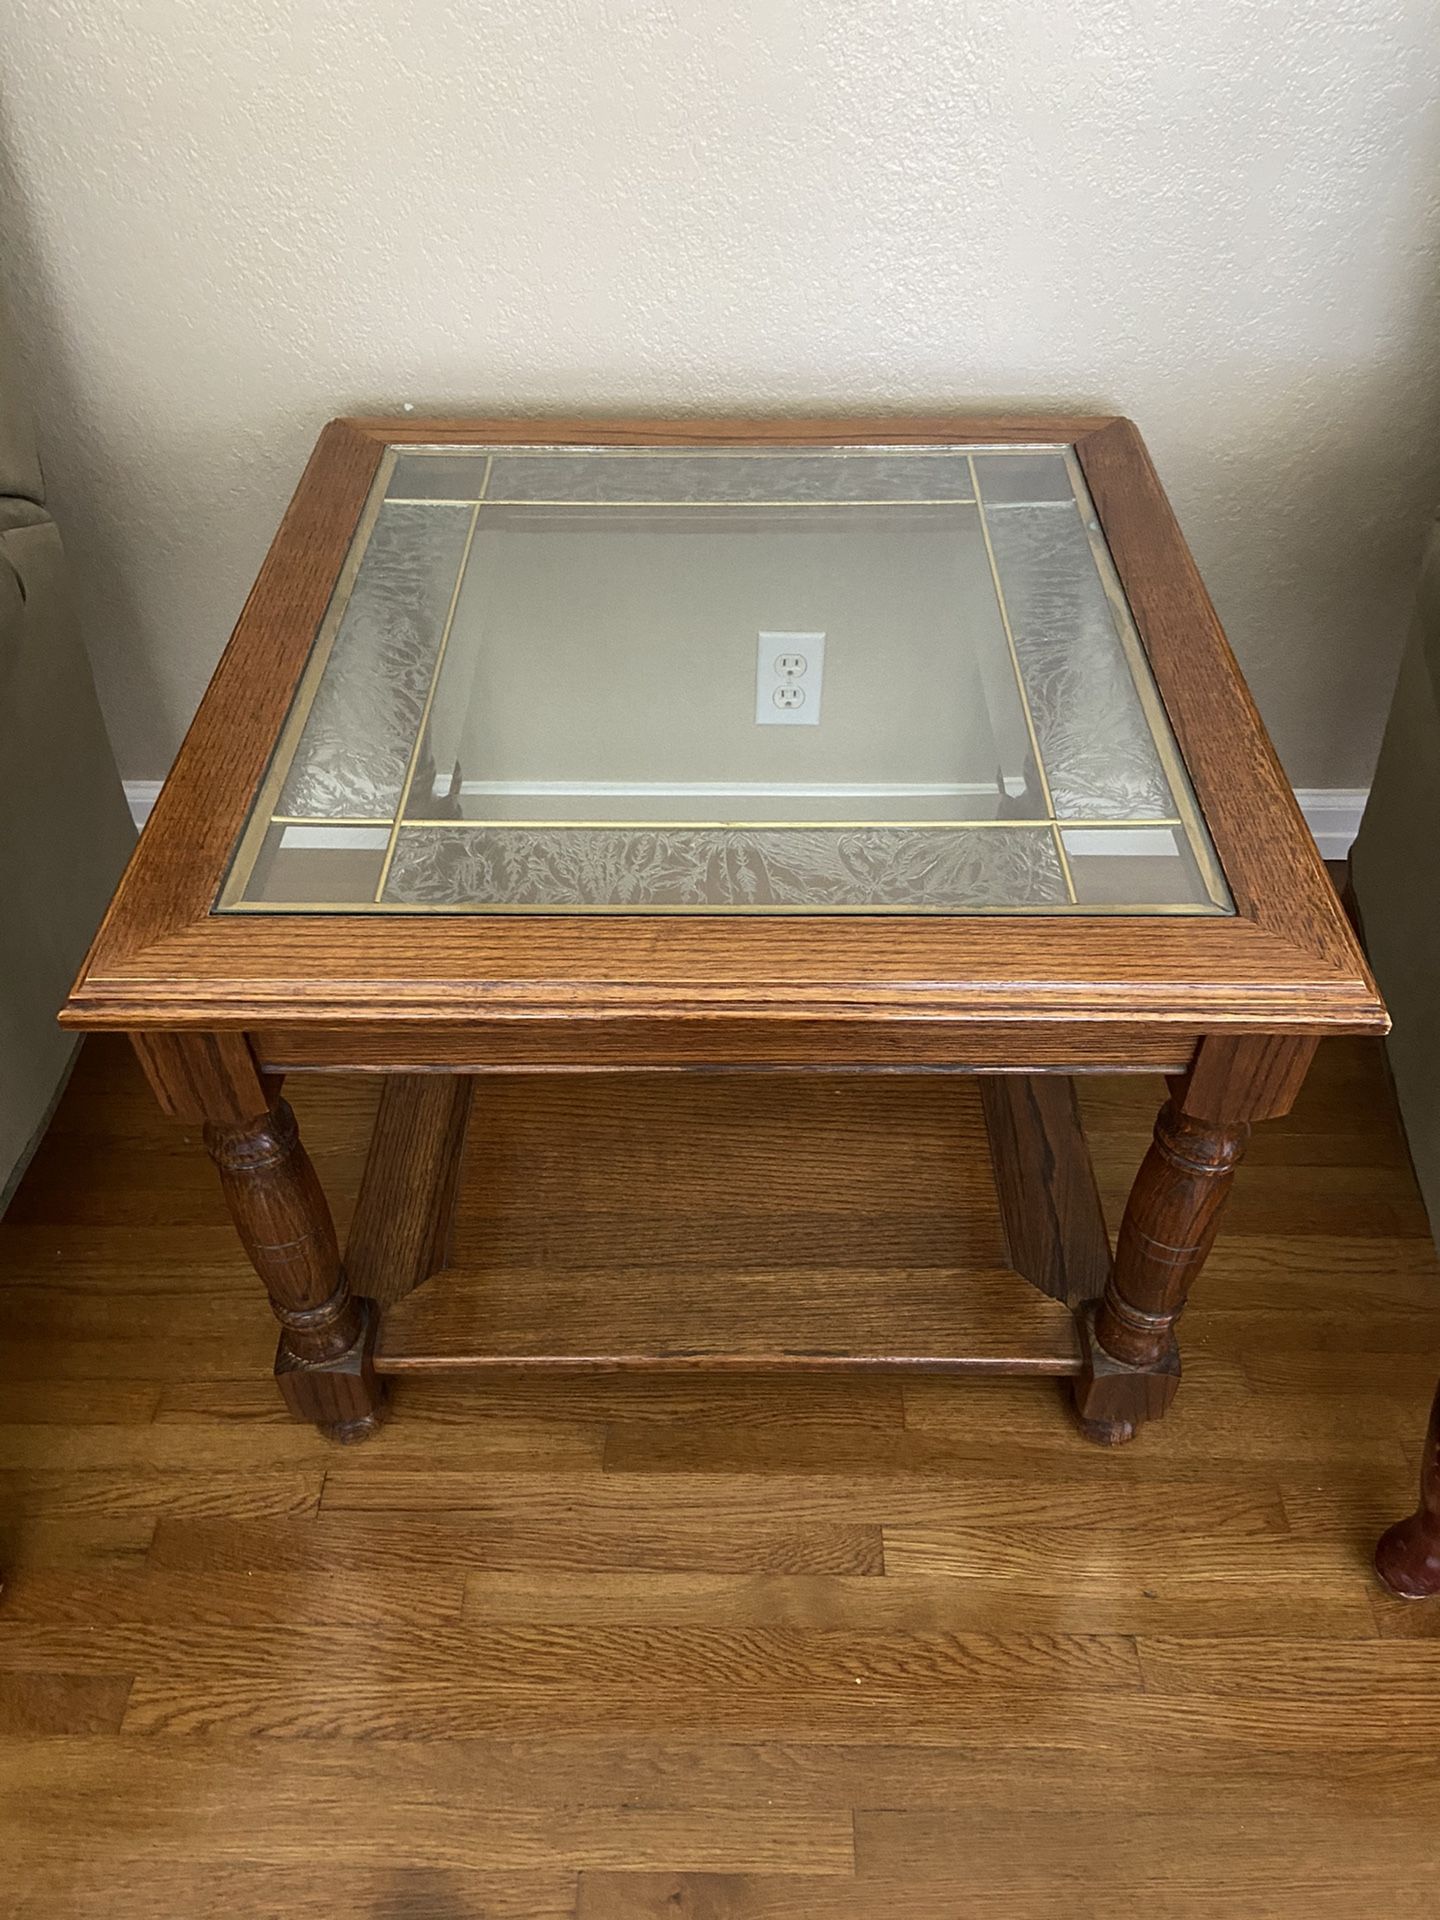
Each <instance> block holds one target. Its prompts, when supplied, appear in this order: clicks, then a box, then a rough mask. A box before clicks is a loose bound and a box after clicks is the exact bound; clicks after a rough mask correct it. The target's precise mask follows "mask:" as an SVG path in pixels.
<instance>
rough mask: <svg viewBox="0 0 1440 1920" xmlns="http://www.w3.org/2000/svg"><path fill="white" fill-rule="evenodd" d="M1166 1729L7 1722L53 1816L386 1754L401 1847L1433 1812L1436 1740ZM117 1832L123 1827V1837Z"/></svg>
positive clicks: (16, 1770)
mask: <svg viewBox="0 0 1440 1920" xmlns="http://www.w3.org/2000/svg"><path fill="white" fill-rule="evenodd" d="M1154 1733H1155V1737H1154V1738H1153V1740H1151V1741H1150V1742H1149V1743H1145V1742H1142V1743H1141V1745H1140V1746H1139V1747H1138V1748H1137V1750H1135V1751H1134V1752H1132V1753H1130V1754H1129V1755H1128V1756H1127V1755H1125V1754H1123V1753H1121V1752H1119V1751H1118V1750H1112V1751H1110V1752H1109V1753H1107V1755H1106V1759H1105V1765H1104V1767H1103V1769H1102V1768H1085V1767H1078V1766H1077V1765H1076V1764H1075V1761H1074V1753H1073V1749H1072V1748H1071V1747H1070V1746H1069V1745H1067V1744H1066V1743H1064V1742H1058V1743H1056V1744H1053V1745H1049V1746H1045V1745H1039V1744H1036V1745H1029V1746H1026V1745H1015V1746H1010V1747H1002V1746H998V1745H995V1744H993V1743H991V1744H989V1745H986V1746H984V1747H980V1748H975V1747H960V1746H955V1745H951V1744H939V1745H934V1746H928V1747H927V1746H920V1745H908V1744H890V1745H884V1744H882V1743H880V1742H878V1741H873V1742H863V1741H862V1742H855V1743H850V1744H841V1743H836V1744H830V1745H812V1744H805V1743H803V1742H799V1741H795V1740H789V1741H774V1742H769V1743H761V1744H757V1743H746V1742H741V1741H733V1740H720V1739H714V1738H710V1737H707V1736H706V1735H705V1734H704V1733H703V1732H702V1733H700V1734H699V1735H697V1736H696V1737H694V1738H690V1739H684V1738H676V1737H661V1736H653V1735H652V1736H634V1737H626V1736H620V1735H616V1734H613V1733H610V1734H600V1735H589V1736H581V1737H575V1736H561V1737H557V1736H555V1735H553V1734H551V1735H546V1736H543V1737H539V1738H531V1739H520V1738H515V1737H510V1736H507V1735H505V1734H503V1733H501V1734H497V1735H495V1736H493V1737H490V1738H475V1739H468V1740H435V1741H420V1740H400V1741H392V1742H389V1743H387V1745H386V1747H385V1750H384V1753H383V1756H377V1754H376V1750H375V1747H374V1745H373V1744H372V1743H371V1742H369V1741H366V1740H363V1739H353V1740H351V1739H344V1738H335V1739H330V1740H326V1741H323V1742H293V1743H291V1742H284V1741H276V1740H254V1739H249V1738H245V1737H235V1738H227V1737H225V1736H223V1735H220V1736H214V1737H210V1738H206V1739H203V1740H195V1739H189V1738H184V1737H176V1738H168V1737H166V1736H164V1735H150V1734H120V1735H118V1736H116V1735H114V1734H105V1735H95V1736H90V1737H85V1736H81V1735H73V1736H71V1737H69V1738H68V1739H67V1740H66V1741H65V1742H64V1743H63V1744H53V1745H51V1744H47V1745H44V1746H40V1747H38V1748H37V1747H36V1746H35V1745H34V1744H33V1743H32V1742H31V1741H29V1740H28V1739H26V1738H24V1737H23V1736H16V1737H13V1738H11V1739H9V1740H8V1741H7V1740H5V1739H3V1738H0V1806H3V1807H4V1808H6V1809H7V1810H10V1811H12V1812H13V1811H15V1810H17V1809H25V1808H28V1807H31V1806H33V1807H34V1808H35V1809H36V1819H37V1821H38V1822H40V1823H41V1824H44V1825H48V1826H50V1827H52V1828H60V1827H63V1826H64V1825H65V1824H66V1823H67V1822H68V1823H69V1825H70V1826H71V1828H72V1830H74V1829H75V1828H78V1827H81V1826H83V1824H84V1820H85V1810H86V1807H87V1805H90V1804H92V1803H93V1804H94V1805H95V1806H96V1807H97V1808H98V1809H99V1817H100V1818H101V1819H102V1820H113V1819H114V1816H113V1814H112V1813H111V1811H110V1809H109V1807H108V1806H107V1804H106V1802H107V1799H108V1797H109V1796H111V1795H113V1794H115V1793H117V1792H121V1791H123V1792H124V1793H125V1794H126V1795H128V1796H130V1797H131V1798H132V1799H136V1800H145V1801H148V1802H149V1803H150V1804H151V1805H154V1806H163V1807H170V1808H184V1809H186V1811H187V1817H190V1818H195V1819H198V1820H202V1821H204V1822H206V1823H208V1822H209V1821H211V1820H213V1819H215V1818H217V1817H219V1816H220V1815H222V1814H223V1815H224V1816H225V1817H227V1818H230V1819H231V1820H232V1821H234V1820H237V1819H242V1818H243V1819H244V1821H245V1822H247V1823H248V1824H250V1825H251V1827H252V1830H253V1831H254V1832H255V1833H256V1834H257V1835H261V1836H263V1833H264V1827H265V1808H266V1805H267V1803H268V1802H269V1801H270V1800H272V1799H278V1800H282V1801H283V1800H287V1799H293V1800H295V1801H296V1802H301V1801H304V1802H307V1803H308V1805H309V1806H310V1808H311V1811H312V1815H313V1818H314V1819H315V1821H316V1822H317V1823H319V1824H321V1825H328V1824H330V1823H332V1822H334V1823H336V1824H338V1823H340V1822H342V1821H343V1820H344V1819H345V1818H346V1817H347V1816H348V1814H349V1813H350V1812H351V1811H352V1810H353V1809H354V1808H355V1807H356V1806H357V1805H360V1804H362V1803H367V1802H368V1801H369V1799H370V1794H371V1789H372V1787H373V1784H374V1780H375V1767H376V1764H377V1758H383V1763H384V1785H385V1792H384V1794H383V1796H380V1797H377V1798H376V1799H375V1801H374V1804H373V1805H372V1806H370V1807H369V1810H368V1813H367V1817H368V1818H369V1819H370V1820H371V1822H372V1823H373V1825H374V1826H375V1828H376V1829H377V1831H380V1830H383V1831H388V1832H390V1833H391V1834H392V1835H393V1836H394V1842H395V1849H396V1855H397V1858H404V1857H406V1854H407V1849H408V1848H409V1847H410V1845H411V1829H410V1826H409V1823H410V1822H411V1820H412V1818H413V1813H412V1810H413V1809H414V1808H417V1807H419V1808H428V1807H432V1806H433V1807H435V1808H437V1809H444V1810H446V1811H447V1815H448V1816H458V1814H459V1813H460V1812H461V1811H462V1810H464V1809H466V1808H480V1809H489V1810H491V1811H515V1810H519V1811H522V1812H524V1811H534V1810H538V1809H542V1808H546V1807H562V1808H574V1807H596V1806H619V1805H623V1806H627V1807H631V1808H635V1809H649V1810H662V1811H663V1810H669V1811H676V1810H685V1809H688V1810H689V1811H691V1812H692V1813H699V1812H715V1813H717V1814H721V1815H725V1814H732V1815H733V1814H734V1813H735V1812H736V1810H738V1809H740V1808H744V1807H750V1806H754V1807H764V1808H768V1809H769V1810H770V1811H771V1812H774V1813H781V1812H788V1813H791V1814H800V1813H813V1812H820V1813H833V1812H834V1811H835V1810H836V1809H837V1808H850V1807H855V1806H859V1807H867V1806H868V1807H874V1806H878V1805H881V1804H882V1803H885V1802H889V1803H891V1804H893V1805H894V1806H896V1807H900V1808H904V1809H907V1810H910V1811H914V1812H929V1813H948V1812H960V1813H970V1814H975V1813H979V1812H989V1813H994V1814H1005V1813H1011V1814H1015V1813H1019V1814H1021V1815H1024V1816H1033V1815H1035V1814H1037V1813H1040V1812H1046V1811H1050V1812H1055V1813H1087V1812H1088V1813H1105V1812H1109V1811H1111V1810H1112V1809H1113V1808H1114V1807H1115V1806H1117V1805H1123V1806H1124V1807H1126V1808H1127V1809H1128V1810H1130V1811H1131V1812H1133V1813H1135V1814H1142V1813H1144V1814H1152V1815H1156V1814H1165V1813H1167V1812H1171V1811H1173V1810H1175V1809H1176V1808H1177V1807H1181V1808H1183V1807H1184V1806H1186V1805H1187V1804H1193V1802H1194V1800H1195V1798H1196V1796H1197V1795H1199V1796H1203V1799H1204V1806H1205V1809H1206V1811H1207V1812H1208V1813H1211V1814H1218V1813H1220V1812H1222V1811H1223V1812H1226V1813H1229V1814H1235V1815H1252V1816H1253V1815H1261V1814H1263V1815H1265V1816H1267V1817H1270V1818H1289V1817H1291V1816H1297V1817H1301V1818H1307V1819H1308V1818H1313V1817H1314V1816H1316V1815H1317V1814H1319V1813H1321V1812H1325V1811H1328V1810H1333V1811H1336V1812H1340V1813H1343V1814H1345V1815H1347V1816H1349V1817H1356V1816H1359V1815H1362V1814H1373V1815H1378V1816H1381V1817H1393V1816H1395V1815H1397V1814H1405V1815H1407V1816H1410V1817H1416V1818H1419V1817H1426V1818H1432V1819H1433V1818H1434V1816H1435V1815H1436V1813H1437V1811H1440V1768H1436V1767H1435V1766H1434V1765H1433V1764H1429V1763H1428V1762H1429V1761H1430V1760H1431V1758H1432V1756H1431V1754H1430V1751H1429V1749H1428V1748H1425V1749H1419V1748H1414V1747H1408V1748H1407V1747H1400V1746H1396V1747H1392V1748H1388V1749H1387V1748H1374V1749H1370V1750H1359V1751H1354V1750H1347V1749H1333V1750H1332V1751H1330V1752H1328V1753H1320V1752H1318V1751H1317V1749H1316V1748H1315V1746H1314V1745H1313V1743H1312V1745H1311V1746H1310V1747H1308V1748H1301V1749H1297V1750H1293V1751H1292V1750H1288V1749H1284V1748H1275V1749H1272V1750H1265V1749H1261V1748H1256V1749H1254V1750H1253V1751H1250V1752H1247V1753H1246V1754H1245V1755H1244V1765H1243V1767H1238V1766H1237V1767H1235V1768H1232V1769H1229V1770H1227V1769H1224V1768H1217V1766H1216V1762H1215V1754H1214V1750H1213V1748H1210V1747H1206V1746H1202V1747H1201V1748H1200V1749H1199V1751H1195V1750H1192V1749H1191V1748H1190V1747H1188V1746H1186V1745H1180V1744H1178V1743H1175V1742H1171V1741H1167V1740H1166V1739H1165V1738H1164V1735H1163V1729H1162V1728H1160V1726H1159V1725H1158V1723H1157V1725H1156V1727H1155V1729H1154ZM120 1837H121V1838H123V1834H122V1835H121V1836H120Z"/></svg>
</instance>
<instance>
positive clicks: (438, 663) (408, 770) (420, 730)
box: [375, 461, 490, 903]
mask: <svg viewBox="0 0 1440 1920" xmlns="http://www.w3.org/2000/svg"><path fill="white" fill-rule="evenodd" d="M485 471H486V477H487V478H488V477H489V471H490V468H489V462H488V461H487V462H486V468H485ZM481 491H482V493H483V491H484V481H482V482H481ZM479 519H480V503H479V501H478V500H477V501H476V503H475V506H474V508H473V510H472V511H471V514H470V525H469V527H468V529H467V530H466V534H465V545H464V548H463V549H462V550H461V554H460V566H459V569H458V571H457V572H456V575H455V590H454V592H453V593H452V594H451V595H450V605H449V608H448V609H447V611H446V614H445V625H444V627H443V628H442V629H441V633H440V645H439V646H438V647H437V648H436V650H435V665H434V667H433V669H432V670H431V674H430V685H429V688H428V689H427V691H426V694H425V704H424V706H423V707H422V708H421V709H420V724H419V726H418V727H417V728H416V729H415V738H414V741H413V742H412V743H411V747H410V758H409V760H408V762H407V763H406V767H405V778H404V779H403V780H402V781H401V783H400V798H399V801H398V803H397V805H396V808H395V818H394V820H393V821H392V822H391V825H390V840H389V844H388V845H387V846H386V848H385V858H384V861H383V862H382V863H381V867H380V878H379V879H378V880H377V881H376V883H375V899H376V902H377V903H378V902H379V901H380V900H382V899H383V898H384V894H385V883H386V881H387V880H388V879H389V878H390V863H391V862H392V861H393V860H394V858H395V847H396V843H397V842H398V840H399V837H400V826H401V822H402V821H403V820H404V818H405V803H406V801H407V800H408V799H409V797H410V785H411V782H412V781H413V780H414V778H415V769H416V767H417V765H418V764H419V761H420V755H421V753H422V751H423V750H424V746H425V729H426V728H427V727H428V726H429V724H430V709H431V707H433V706H434V704H435V689H436V688H437V687H438V686H439V684H440V675H441V673H442V672H443V670H444V667H445V655H446V652H447V651H448V650H449V646H450V632H451V629H452V627H453V626H454V624H455V609H456V607H458V606H459V604H460V589H461V587H462V586H463V585H464V584H465V570H466V568H467V567H468V566H469V564H470V549H471V547H472V546H473V545H474V542H475V528H476V525H477V523H478V521H479Z"/></svg>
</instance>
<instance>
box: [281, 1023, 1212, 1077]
mask: <svg viewBox="0 0 1440 1920" xmlns="http://www.w3.org/2000/svg"><path fill="white" fill-rule="evenodd" d="M1200 1039H1201V1034H1200V1033H1199V1032H1193V1031H1190V1030H1188V1029H1185V1028H1180V1027H1174V1026H1158V1025H1157V1026H1150V1027H1145V1026H1137V1025H1136V1024H1134V1023H1133V1022H1132V1023H1126V1024H1123V1025H1122V1024H1119V1023H1109V1022H1088V1021H1087V1022H1085V1023H1083V1024H1081V1023H1078V1022H1072V1023H1069V1024H1057V1025H1044V1024H1040V1023H1033V1024H1032V1023H1029V1022H1025V1023H1009V1022H1007V1023H1005V1024H997V1025H995V1026H978V1025H974V1024H972V1023H969V1022H966V1023H963V1024H961V1023H958V1022H955V1021H940V1020H903V1019H899V1020H874V1021H870V1020H833V1019H832V1020H804V1019H800V1020H785V1019H779V1020H767V1021H759V1020H743V1019H723V1020H673V1021H655V1020H644V1021H640V1020H633V1019H628V1020H620V1019H607V1018H603V1017H602V1018H594V1017H586V1016H580V1017H570V1018H566V1019H561V1020H553V1021H551V1020H543V1021H541V1020H495V1021H491V1022H478V1023H467V1024H466V1025H464V1026H458V1025H457V1026H454V1027H442V1026H429V1025H417V1026H414V1027H410V1026H405V1025H402V1024H399V1023H392V1024H389V1025H385V1026H368V1027H367V1026H345V1027H334V1028H318V1027H309V1026H307V1027H263V1028H259V1029H256V1030H253V1031H252V1032H251V1034H250V1043H251V1047H252V1049H253V1051H254V1054H255V1057H256V1059H257V1060H258V1061H259V1062H260V1064H261V1065H262V1066H263V1067H265V1068H266V1069H268V1070H271V1071H274V1072H277V1073H304V1072H332V1073H335V1072H361V1073H363V1072H375V1073H425V1072H435V1073H536V1072H571V1073H574V1072H592V1073H613V1072H624V1071H633V1072H656V1071H663V1070H666V1069H670V1070H684V1069H693V1070H695V1071H715V1070H717V1069H718V1070H724V1069H735V1070H744V1071H750V1072H765V1071H767V1070H770V1071H782V1072H783V1071H789V1072H803V1071H811V1072H831V1073H857V1072H895V1073H904V1072H924V1071H927V1070H928V1071H933V1072H951V1073H999V1072H1022V1073H1046V1072H1051V1073H1085V1072H1095V1073H1125V1072H1134V1073H1166V1074H1174V1073H1182V1072H1184V1071H1185V1069H1186V1068H1187V1067H1188V1066H1189V1064H1190V1061H1191V1058H1192V1057H1193V1055H1194V1051H1195V1048H1196V1046H1197V1045H1198V1043H1199V1041H1200Z"/></svg>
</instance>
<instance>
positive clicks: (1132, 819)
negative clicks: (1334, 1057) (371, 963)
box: [220, 445, 1231, 914]
mask: <svg viewBox="0 0 1440 1920" xmlns="http://www.w3.org/2000/svg"><path fill="white" fill-rule="evenodd" d="M220 907H221V910H223V911H247V910H251V911H265V910H269V911H280V910H290V911H301V912H304V911H312V912H334V911H343V910H347V909H349V910H357V909H358V910H365V911H370V912H382V913H383V912H392V913H406V912H411V913H413V912H426V911H428V912H449V913H456V912H487V911H488V912H506V911H509V912H527V913H536V912H571V913H574V912H597V911H599V912H603V911H611V912H616V911H619V912H658V913H663V912H706V911H709V912H745V911H748V912H754V913H795V912H807V911H808V912H822V913H853V912H871V913H875V912H890V913H951V914H960V913H974V912H1028V913H1035V912H1041V913H1076V912H1081V913H1084V912H1091V913H1095V912H1098V913H1114V912H1139V913H1145V912H1155V911H1165V912H1188V913H1215V912H1228V911H1230V910H1231V908H1230V902H1229V897H1228V894H1227V893H1226V891H1225V887H1224V882H1223V879H1222V877H1221V875H1220V870H1219V866H1218V862H1217V861H1216V858H1215V855H1214V851H1213V848H1212V847H1211V845H1210V842H1209V838H1208V835H1207V834H1206V831H1205V828H1204V824H1203V822H1202V820H1201V819H1200V815H1199V812H1198V809H1197V807H1196V804H1195V800H1194V796H1193V794H1192V792H1191V790H1190V785H1189V781H1188V779H1187V777H1186V775H1185V772H1184V769H1183V766H1182V764H1181V760H1180V756H1179V753H1178V751H1177V749H1176V746H1175V742H1174V739H1173V737H1172V735H1171V732H1170V729H1169V726H1168V723H1167V721H1166V718H1165V714H1164V710H1163V706H1162V704H1161V702H1160V698H1159V695H1158V693H1157V691H1156V689H1155V687H1154V683H1153V681H1152V679H1151V676H1150V673H1149V668H1148V665H1147V663H1146V661H1145V658H1144V654H1143V650H1142V648H1141V646H1140V642H1139V639H1138V636H1137V634H1136V632H1135V630H1134V626H1133V622H1132V621H1131V619H1130V615H1129V610H1128V607H1127V606H1126V604H1125V600H1124V596H1123V593H1122V592H1121V589H1120V586H1119V583H1118V580H1117V578H1116V576H1115V572H1114V568H1113V566H1112V564H1111V562H1110V557H1109V553H1108V550H1107V549H1106V547H1105V542H1104V538H1103V535H1102V533H1101V531H1100V527H1099V523H1098V521H1097V519H1096V517H1095V513H1094V508H1093V505H1092V504H1091V502H1090V500H1089V497H1088V494H1087V493H1086V490H1085V486H1084V481H1083V478H1082V476H1081V474H1080V469H1079V466H1078V463H1077V462H1076V460H1075V457H1074V454H1073V451H1072V450H1070V449H1068V448H1066V447H1064V446H1057V445H1044V446H1030V445H1025V446H1020V445H1016V446H1005V447H984V448H975V449H957V448H955V447H933V448H927V447H922V448H904V447H859V448H856V447H839V448H797V447H776V448H755V447H745V448H699V449H697V448H668V447H663V446H656V447H643V448H635V447H624V448H620V447H610V448H573V447H474V448H463V447H462V448H454V447H445V448H433V449H431V448H407V449H404V450H396V451H394V452H392V453H391V454H389V455H387V457H386V460H385V462H384V463H383V465H382V468H381V472H380V475H379V477H378V479H377V482H376V486H375V489H374V490H373V494H372V499H371V502H370V504H369V506H368V507H367V510H366V513H365V515H364V516H363V518H362V521H361V525H360V528H359V530H358V531H357V534H356V538H355V541H354V543H353V546H352V550H351V555H350V558H349V560H348V561H347V563H346V566H345V568H344V569H343V571H342V574H341V577H340V580H339V581H338V582H337V587H336V591H335V596H334V599H333V601H332V604H331V608H330V611H329V613H328V614H327V617H326V621H325V623H324V626H323V627H322V630H321V634H320V636H319V638H318V640H317V642H316V646H315V650H314V655H313V657H312V659H311V662H310V664H309V667H308V668H307V671H306V674H305V677H304V679H303V681H302V684H301V686H300V689H299V692H298V694H297V696H296V701H295V705H294V709H293V711H292V713H291V716H290V719H289V721H288V722H287V725H286V728H285V730H284V733H283V735H282V738H281V741H280V743H279V747H278V749H277V753H276V757H275V761H274V764H273V765H272V768H271V771H270V775H269V777H268V778H267V780H266V782H265V784H264V787H263V788H262V791H261V794H260V796H259V799H258V800H257V804H256V808H255V811H254V814H253V815H252V818H251V821H250V823H249V825H248V826H247V829H246V832H245V834H244V835H243V836H242V839H241V842H240V845H239V847H238V849H237V854H236V859H235V862H234V865H233V868H232V871H231V875H230V877H229V879H228V881H227V883H226V887H225V890H224V893H223V895H222V898H221V902H220Z"/></svg>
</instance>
